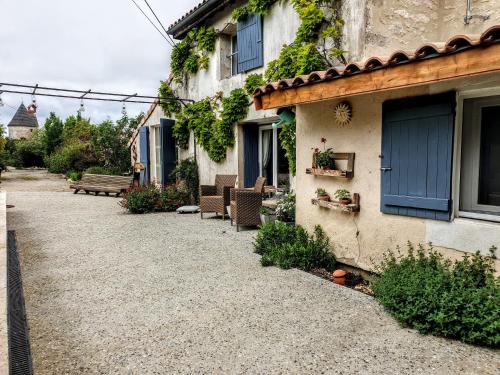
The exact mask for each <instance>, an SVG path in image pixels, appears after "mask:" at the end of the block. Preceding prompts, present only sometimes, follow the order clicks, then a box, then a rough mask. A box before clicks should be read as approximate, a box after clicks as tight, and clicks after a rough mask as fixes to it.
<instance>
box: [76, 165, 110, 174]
mask: <svg viewBox="0 0 500 375" xmlns="http://www.w3.org/2000/svg"><path fill="white" fill-rule="evenodd" d="M83 174H106V175H114V174H116V173H115V171H114V170H112V169H110V168H104V167H100V166H93V167H89V168H87V169H85V170H84V171H83Z"/></svg>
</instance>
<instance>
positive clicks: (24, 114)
mask: <svg viewBox="0 0 500 375" xmlns="http://www.w3.org/2000/svg"><path fill="white" fill-rule="evenodd" d="M7 128H8V129H9V138H10V139H23V138H30V137H31V135H32V133H33V130H35V129H38V120H37V119H36V105H34V104H31V105H30V106H28V108H26V107H25V106H24V104H23V103H21V105H20V106H19V108H18V109H17V112H16V114H15V115H14V117H12V120H10V122H9V125H7Z"/></svg>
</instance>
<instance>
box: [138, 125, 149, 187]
mask: <svg viewBox="0 0 500 375" xmlns="http://www.w3.org/2000/svg"><path fill="white" fill-rule="evenodd" d="M139 161H140V162H141V163H142V164H143V165H144V169H142V170H141V174H140V183H141V185H147V184H149V127H147V126H143V127H142V128H141V129H140V130H139Z"/></svg>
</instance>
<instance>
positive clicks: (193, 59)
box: [170, 26, 217, 82]
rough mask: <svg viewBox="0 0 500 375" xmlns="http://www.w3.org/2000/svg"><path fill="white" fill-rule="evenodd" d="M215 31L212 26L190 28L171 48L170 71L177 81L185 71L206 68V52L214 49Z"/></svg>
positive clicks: (188, 72)
mask: <svg viewBox="0 0 500 375" xmlns="http://www.w3.org/2000/svg"><path fill="white" fill-rule="evenodd" d="M216 40H217V33H216V32H215V29H214V28H213V27H205V26H203V27H200V28H197V29H193V30H191V31H190V32H189V33H188V34H187V35H186V37H185V38H184V39H183V40H182V41H180V42H179V43H177V44H176V45H175V46H174V48H173V49H172V56H171V60H170V71H171V72H172V74H173V76H174V78H175V79H176V80H177V81H179V82H180V81H182V78H183V76H184V74H185V73H187V74H196V73H197V72H198V71H199V70H200V69H207V68H208V62H209V58H208V54H209V53H212V52H214V51H215V42H216Z"/></svg>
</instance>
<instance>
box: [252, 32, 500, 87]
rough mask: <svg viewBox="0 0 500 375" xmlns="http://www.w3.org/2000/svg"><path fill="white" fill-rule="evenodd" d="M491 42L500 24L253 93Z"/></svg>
mask: <svg viewBox="0 0 500 375" xmlns="http://www.w3.org/2000/svg"><path fill="white" fill-rule="evenodd" d="M492 43H500V25H496V26H492V27H490V28H489V29H488V30H486V31H485V32H483V33H482V34H481V35H455V36H453V37H451V38H449V39H448V40H447V41H446V42H438V43H425V44H422V45H421V46H419V47H418V48H417V49H416V50H415V51H403V50H397V51H394V52H393V53H392V54H391V55H389V57H381V56H373V57H370V58H369V59H367V60H365V61H364V62H352V63H349V64H347V65H346V66H345V68H344V69H343V70H342V69H338V68H336V67H333V68H329V69H328V70H326V71H322V72H312V73H310V74H306V75H301V76H298V77H295V78H291V79H284V80H281V81H278V82H276V83H269V84H267V85H265V86H263V87H259V88H257V89H256V90H255V92H254V96H256V97H259V96H262V95H265V94H270V93H271V92H273V91H276V90H287V89H290V88H293V87H298V86H304V85H312V84H316V83H319V82H324V81H329V80H333V79H340V78H344V77H348V76H351V75H353V74H359V73H364V72H370V71H373V70H376V69H387V68H390V67H393V66H397V65H401V64H408V63H412V62H416V61H420V60H424V59H430V58H436V57H439V56H445V55H449V54H452V53H458V52H461V51H464V50H467V49H470V48H476V47H481V46H486V45H488V44H492Z"/></svg>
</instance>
